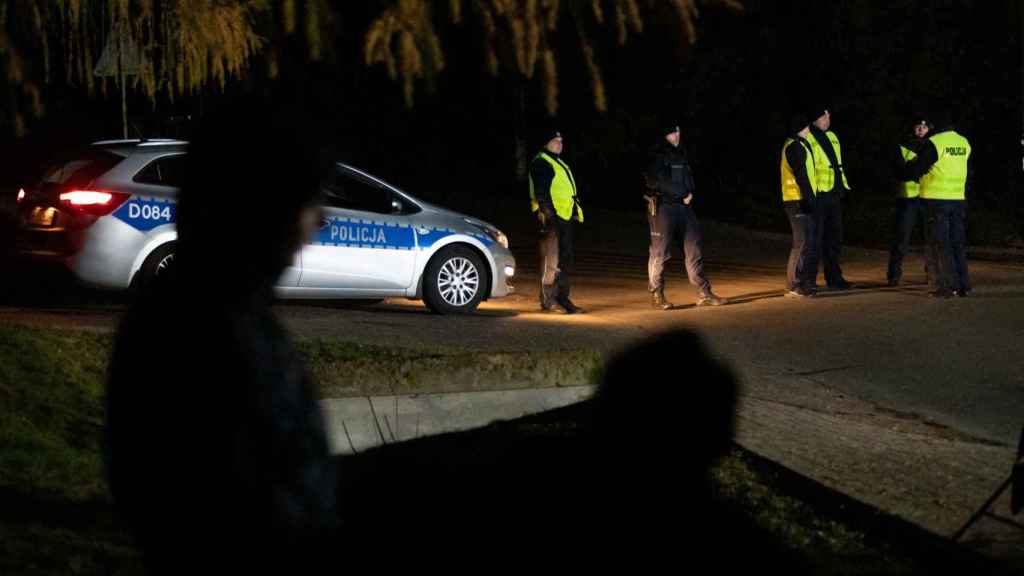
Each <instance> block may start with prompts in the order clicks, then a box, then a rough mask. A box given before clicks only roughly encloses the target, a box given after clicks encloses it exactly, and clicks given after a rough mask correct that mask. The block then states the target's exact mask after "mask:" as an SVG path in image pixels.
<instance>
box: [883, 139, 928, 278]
mask: <svg viewBox="0 0 1024 576" xmlns="http://www.w3.org/2000/svg"><path fill="white" fill-rule="evenodd" d="M930 130H931V125H930V124H929V123H928V121H927V120H924V119H918V120H915V121H914V123H913V126H912V127H911V131H910V133H909V134H908V135H907V137H906V138H904V140H903V142H901V143H900V145H899V148H898V150H897V151H896V154H897V156H895V157H894V158H893V174H894V175H895V180H896V181H897V182H898V185H897V202H898V204H897V207H896V223H895V224H896V225H895V233H894V235H893V239H892V245H891V246H890V249H889V269H888V272H887V273H886V280H887V282H888V284H889V286H898V285H899V283H900V278H901V277H902V276H903V258H904V257H905V256H906V255H907V248H908V247H909V246H910V235H911V233H912V232H913V231H914V224H915V223H916V222H917V220H918V218H919V217H920V215H921V214H922V213H923V212H922V210H921V198H920V196H919V195H920V186H919V185H918V183H917V182H916V181H914V180H912V179H910V178H909V177H908V176H907V173H906V172H907V166H908V165H909V163H910V162H911V161H912V160H914V159H915V158H917V155H918V154H919V153H920V152H921V148H923V147H924V143H925V136H927V135H928V132H929V131H930Z"/></svg>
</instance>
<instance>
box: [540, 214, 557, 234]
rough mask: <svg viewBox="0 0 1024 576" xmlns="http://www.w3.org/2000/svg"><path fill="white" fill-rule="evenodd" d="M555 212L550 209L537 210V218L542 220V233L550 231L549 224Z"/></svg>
mask: <svg viewBox="0 0 1024 576" xmlns="http://www.w3.org/2000/svg"><path fill="white" fill-rule="evenodd" d="M554 216H555V215H554V213H552V212H550V211H549V210H544V209H541V210H539V211H538V212H537V219H538V220H540V233H541V234H544V233H545V232H547V231H548V224H549V223H550V222H551V220H552V219H553V218H554Z"/></svg>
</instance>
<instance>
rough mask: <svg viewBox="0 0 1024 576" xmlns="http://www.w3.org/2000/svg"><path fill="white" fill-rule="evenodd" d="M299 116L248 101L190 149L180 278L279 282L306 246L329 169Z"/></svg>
mask: <svg viewBox="0 0 1024 576" xmlns="http://www.w3.org/2000/svg"><path fill="white" fill-rule="evenodd" d="M310 134H311V132H310V131H308V130H306V128H305V126H304V123H303V122H301V121H299V120H297V119H296V118H294V117H293V116H290V115H287V114H280V113H277V111H276V110H272V109H270V108H269V107H264V106H260V105H258V104H255V103H243V104H239V105H235V106H232V107H230V108H229V109H227V108H226V109H224V110H222V111H221V113H218V114H213V115H211V116H209V117H208V118H206V119H205V121H204V122H203V123H202V125H201V126H200V129H199V131H198V134H197V135H196V137H195V138H194V139H193V141H192V143H191V144H190V145H189V152H188V159H187V164H186V175H185V184H184V186H183V189H182V191H181V197H180V202H179V209H178V225H177V227H178V254H179V260H178V265H179V272H180V273H182V274H188V273H201V274H203V275H204V276H207V278H206V279H205V280H204V281H205V282H208V283H210V284H212V285H216V284H217V283H224V284H227V285H230V286H234V287H242V288H253V287H257V286H261V285H265V284H268V283H272V282H273V281H275V280H276V279H277V277H278V276H279V275H280V274H281V272H282V271H283V270H284V268H285V267H286V266H288V265H289V264H290V263H291V262H292V261H293V258H294V253H295V251H296V250H297V249H298V248H300V247H301V245H302V242H303V241H304V238H303V235H304V232H303V230H302V226H303V222H302V221H303V219H305V220H306V225H307V226H308V225H309V222H308V221H309V220H310V216H309V213H310V208H311V207H315V206H316V205H317V198H318V195H319V188H320V181H321V175H322V173H323V171H324V170H323V163H322V162H321V161H320V157H319V155H318V146H317V145H316V143H314V142H313V141H312V140H311V136H310Z"/></svg>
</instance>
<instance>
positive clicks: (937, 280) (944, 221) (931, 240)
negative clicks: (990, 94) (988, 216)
mask: <svg viewBox="0 0 1024 576" xmlns="http://www.w3.org/2000/svg"><path fill="white" fill-rule="evenodd" d="M935 127H936V129H935V131H934V132H932V133H931V135H930V136H929V137H928V139H927V140H925V142H924V145H923V146H922V147H921V152H920V153H919V154H918V155H917V158H915V159H914V160H913V161H911V162H910V163H909V164H908V165H907V177H908V178H910V179H912V180H917V181H918V183H919V184H920V189H921V193H920V196H921V199H922V202H923V204H924V210H925V234H926V235H927V237H928V246H929V247H928V252H927V258H928V266H927V269H928V284H929V286H930V288H931V295H932V296H935V297H938V298H949V297H950V296H960V297H965V296H967V295H968V294H970V292H971V280H970V275H969V273H968V270H967V231H966V218H967V214H966V204H967V192H968V189H969V187H970V180H971V165H970V157H971V144H970V142H969V141H968V140H967V138H964V137H963V136H962V135H960V134H959V133H958V132H957V131H956V130H955V129H954V128H953V126H952V121H951V119H950V118H949V114H948V113H940V114H938V115H936V118H935Z"/></svg>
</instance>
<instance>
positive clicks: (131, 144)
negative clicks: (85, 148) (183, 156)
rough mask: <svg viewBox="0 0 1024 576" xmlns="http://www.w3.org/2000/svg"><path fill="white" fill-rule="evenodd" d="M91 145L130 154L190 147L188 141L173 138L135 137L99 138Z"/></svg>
mask: <svg viewBox="0 0 1024 576" xmlns="http://www.w3.org/2000/svg"><path fill="white" fill-rule="evenodd" d="M91 146H94V147H96V148H103V149H104V150H109V151H111V152H115V153H118V154H122V155H124V156H130V155H132V154H134V153H137V152H184V151H185V150H186V149H187V148H188V141H187V140H175V139H172V138H151V139H138V138H133V139H126V140H99V141H96V142H93V143H92V144H91Z"/></svg>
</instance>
